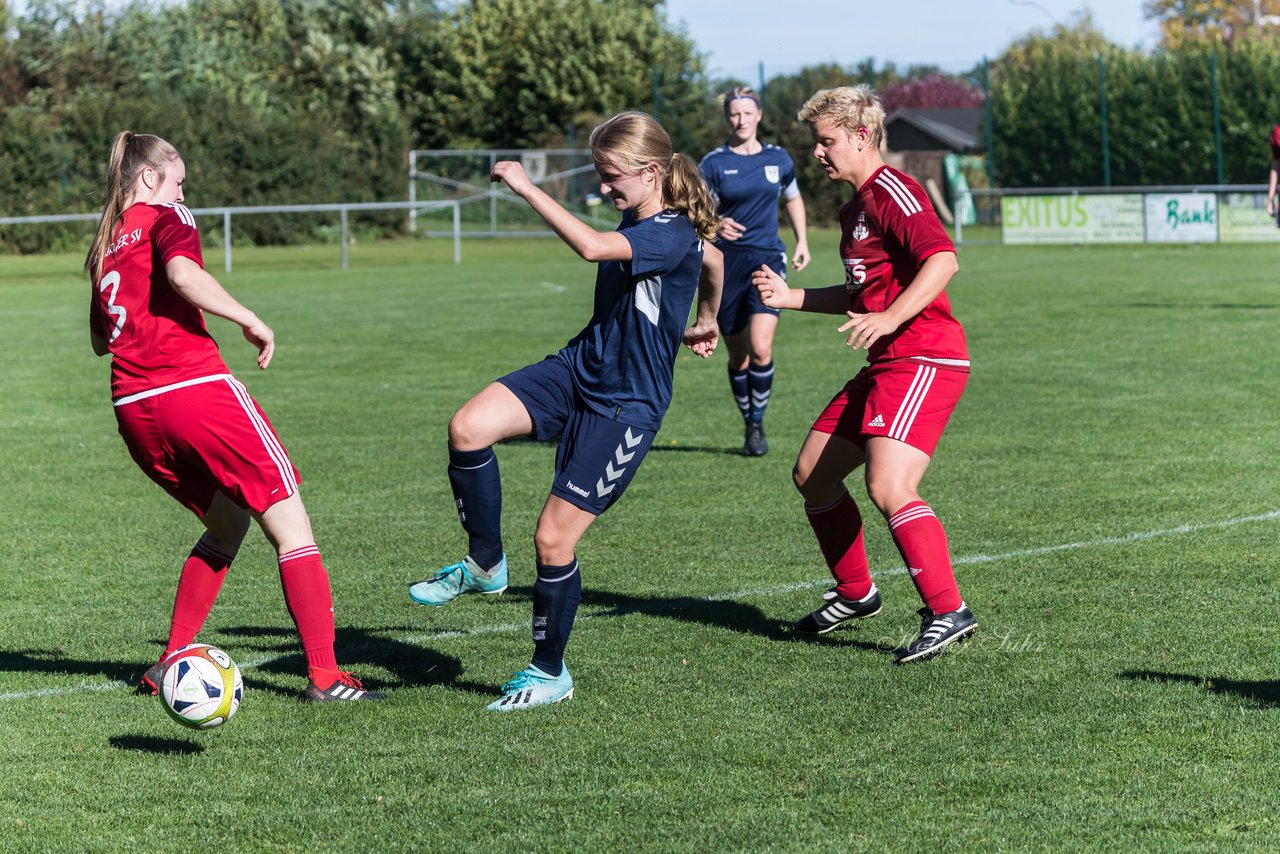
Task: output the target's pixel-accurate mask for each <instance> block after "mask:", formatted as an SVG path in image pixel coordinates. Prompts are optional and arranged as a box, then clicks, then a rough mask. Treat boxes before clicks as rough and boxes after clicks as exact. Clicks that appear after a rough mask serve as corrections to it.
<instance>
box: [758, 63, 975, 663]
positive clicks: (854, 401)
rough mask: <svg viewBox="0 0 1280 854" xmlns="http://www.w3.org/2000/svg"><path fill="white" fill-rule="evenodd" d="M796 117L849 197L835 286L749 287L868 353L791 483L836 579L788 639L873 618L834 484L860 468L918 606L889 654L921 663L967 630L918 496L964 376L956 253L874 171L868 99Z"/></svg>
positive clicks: (853, 533) (902, 185)
mask: <svg viewBox="0 0 1280 854" xmlns="http://www.w3.org/2000/svg"><path fill="white" fill-rule="evenodd" d="M798 118H799V119H800V121H802V122H805V123H806V124H808V125H809V127H810V130H811V131H812V132H813V138H814V149H813V155H814V157H816V158H817V159H818V161H819V162H820V163H821V164H822V167H823V169H825V170H826V173H827V177H828V178H829V179H830V180H832V181H844V182H845V183H847V184H849V186H850V187H852V188H853V192H854V196H853V199H852V200H851V201H850V202H849V203H848V204H847V205H845V206H844V208H843V209H842V210H841V211H840V224H841V228H842V230H843V236H842V238H841V242H840V256H841V259H842V260H843V262H844V268H845V283H844V284H843V285H835V286H832V287H827V288H817V289H801V288H790V287H788V286H787V283H786V281H785V280H784V279H783V278H782V277H780V276H778V275H777V274H776V273H774V272H773V271H771V270H768V269H762V270H759V271H757V272H756V273H755V274H754V277H753V280H754V283H755V286H756V287H757V289H759V292H760V296H761V299H762V301H763V302H764V304H765V305H768V306H772V307H774V308H790V309H797V310H800V311H816V312H822V313H826V314H843V315H846V316H847V317H848V321H847V322H846V323H845V324H844V325H842V326H841V327H840V331H841V332H847V333H848V334H849V335H848V339H847V342H846V343H847V344H848V345H849V346H850V347H852V348H853V349H855V350H857V349H858V348H864V349H865V350H866V351H867V361H868V365H867V366H866V367H864V368H863V369H862V370H861V371H859V373H858V374H857V376H855V377H854V378H853V379H852V380H850V381H849V383H848V384H846V385H845V387H844V388H843V389H842V390H841V391H840V393H839V394H837V395H836V396H835V398H834V399H833V400H832V401H831V403H830V404H828V405H827V408H826V409H825V410H823V412H822V414H821V415H819V416H818V420H817V421H816V422H815V423H814V425H813V428H812V429H811V431H810V433H809V436H808V438H807V439H805V442H804V445H803V446H802V447H801V449H800V454H799V457H798V458H797V460H796V465H795V469H794V471H793V477H794V479H795V483H796V487H797V488H798V489H799V490H800V494H801V495H803V496H804V501H805V512H806V514H807V515H808V518H809V524H810V526H811V527H812V528H813V532H814V534H815V535H816V537H817V539H818V545H819V547H820V548H821V550H822V554H823V556H824V557H825V558H826V560H827V565H828V567H829V568H830V570H831V574H832V575H833V576H834V577H835V579H836V586H835V589H834V590H833V591H829V593H828V595H827V597H826V601H825V604H824V605H823V606H822V607H820V608H818V609H817V610H816V611H814V612H813V613H811V614H809V615H808V616H806V617H805V618H804V619H802V620H800V622H798V623H797V624H796V631H797V632H799V633H801V634H825V633H826V632H829V631H831V630H832V629H834V628H836V627H837V626H840V625H841V624H843V623H845V622H848V621H850V620H855V619H858V618H861V617H869V616H872V615H874V614H877V613H879V612H880V593H879V591H878V590H877V589H876V586H875V584H874V583H873V582H872V580H871V573H870V570H869V567H868V564H867V553H866V549H865V548H864V545H863V534H862V517H861V515H860V514H859V512H858V506H857V504H855V503H854V501H853V498H852V497H851V496H850V495H849V493H848V491H847V490H846V489H845V485H844V479H845V478H846V477H847V476H848V475H849V474H851V473H852V472H853V471H854V469H857V468H858V467H859V466H862V465H864V464H865V465H866V485H867V494H868V495H869V496H870V498H871V501H872V503H873V504H875V506H876V509H878V510H879V511H880V512H881V513H882V514H883V515H884V517H885V518H886V519H887V520H888V522H889V530H890V533H891V534H892V535H893V540H894V543H896V544H897V547H898V551H899V552H900V553H901V555H902V559H903V560H904V561H905V562H906V565H907V570H908V571H909V572H910V574H911V580H912V581H913V582H914V583H915V585H916V589H917V590H918V592H919V593H920V597H921V598H922V599H923V600H924V604H925V607H924V608H922V609H921V611H920V615H921V617H922V623H921V628H920V634H919V635H918V636H917V637H916V638H915V639H914V640H913V641H911V642H910V643H908V644H907V645H906V647H905V648H904V649H901V650H899V653H898V661H899V662H900V663H907V662H911V661H919V660H922V659H925V658H929V657H931V656H934V655H937V654H938V653H940V652H942V651H943V650H944V649H946V648H947V647H948V646H950V645H951V644H953V643H955V642H956V641H959V640H961V639H962V638H964V637H966V636H967V635H969V634H970V633H972V632H973V631H974V630H975V629H977V627H978V622H977V620H976V619H975V617H974V615H973V612H972V611H971V610H970V609H969V607H968V606H967V605H966V604H965V603H964V601H963V600H962V599H961V597H960V591H959V589H958V588H957V586H956V580H955V574H954V572H953V570H952V566H951V556H950V553H949V551H948V548H947V535H946V532H945V531H944V530H943V528H942V524H941V523H940V522H939V521H938V518H937V517H936V516H935V515H934V513H933V510H932V509H931V508H930V507H929V505H928V504H926V503H925V502H924V501H923V500H921V498H920V494H919V492H918V491H917V490H918V487H919V484H920V480H921V478H922V477H924V473H925V470H926V469H927V468H928V467H929V460H930V458H931V456H932V454H933V451H934V448H935V447H936V446H937V444H938V440H939V439H940V438H941V437H942V431H943V429H944V428H945V427H946V425H947V420H948V419H949V418H950V417H951V413H952V411H953V410H954V409H955V406H956V404H957V402H959V400H960V395H961V394H962V393H963V392H964V387H965V382H966V381H967V380H968V377H969V355H968V350H967V349H966V346H965V338H964V330H963V329H962V328H961V326H960V324H959V322H957V321H956V319H955V318H954V317H952V315H951V307H950V304H949V302H948V300H947V296H946V293H945V289H946V286H947V283H948V282H950V281H951V278H952V276H954V275H955V274H956V270H957V269H958V267H957V264H956V254H955V247H954V246H953V245H952V243H951V239H950V238H949V237H948V236H947V233H946V231H945V230H944V229H943V227H942V223H941V222H939V221H938V217H937V215H936V214H935V213H934V211H933V206H932V205H931V204H930V203H929V198H928V196H927V195H926V194H925V192H924V190H923V189H922V188H921V187H920V185H919V184H918V183H916V181H915V180H914V179H912V178H911V177H909V176H908V175H905V174H903V173H902V172H899V171H897V170H895V169H891V168H889V167H888V166H886V165H885V163H884V161H883V160H882V159H881V157H880V142H881V140H882V139H883V137H884V108H883V107H882V106H881V105H880V100H879V99H878V98H876V96H875V94H874V93H873V92H872V91H871V88H870V87H868V86H856V87H841V88H837V89H824V90H822V91H820V92H818V93H817V94H815V95H814V96H813V97H812V98H810V99H809V100H808V101H807V102H806V103H805V105H804V107H803V108H802V109H801V110H800V113H799V116H798Z"/></svg>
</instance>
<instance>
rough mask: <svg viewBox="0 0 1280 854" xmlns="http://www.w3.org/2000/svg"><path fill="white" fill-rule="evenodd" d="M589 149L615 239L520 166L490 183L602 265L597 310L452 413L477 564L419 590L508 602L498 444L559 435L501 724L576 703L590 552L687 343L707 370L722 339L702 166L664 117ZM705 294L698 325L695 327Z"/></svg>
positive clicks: (452, 569)
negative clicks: (567, 656) (579, 617)
mask: <svg viewBox="0 0 1280 854" xmlns="http://www.w3.org/2000/svg"><path fill="white" fill-rule="evenodd" d="M591 150H592V156H593V158H594V160H595V167H596V171H597V172H598V173H599V175H600V182H601V187H600V191H601V195H603V196H606V197H608V198H611V199H613V202H614V207H615V209H617V210H619V211H621V212H622V222H621V224H620V225H619V226H618V228H617V230H616V231H612V232H604V233H601V232H598V231H596V230H595V229H593V228H591V227H590V226H588V225H586V224H585V223H583V222H582V221H581V220H579V219H577V218H576V217H574V216H573V215H572V214H570V213H569V212H568V211H566V210H565V209H564V208H562V207H561V206H560V205H559V204H557V203H556V202H555V201H554V200H553V199H552V198H551V197H550V196H548V195H547V194H546V193H544V192H543V191H542V190H541V189H539V188H538V187H537V186H536V185H535V184H534V183H533V182H532V181H530V180H529V177H528V176H527V175H526V174H525V172H524V169H523V168H522V167H521V166H520V164H519V163H517V162H514V161H503V162H501V163H498V164H497V165H495V166H494V169H493V173H492V175H491V176H490V178H491V180H493V181H503V182H505V183H506V185H507V186H508V187H510V188H511V189H512V190H513V191H514V192H515V193H516V194H517V195H519V196H521V197H522V198H524V199H525V201H527V202H528V203H529V204H530V206H532V208H533V209H534V211H536V212H537V214H538V215H539V216H541V217H542V218H543V220H545V221H546V223H547V225H549V226H550V227H551V228H552V230H554V231H555V232H556V234H558V235H559V236H560V238H561V239H562V240H563V241H564V242H565V243H567V244H568V245H569V246H570V247H571V248H572V249H573V250H574V251H575V252H577V253H578V254H579V255H581V256H582V257H583V258H585V259H586V260H588V261H596V262H599V266H598V269H597V271H596V286H595V308H594V311H593V312H592V315H591V320H590V321H589V322H588V323H587V326H586V328H585V329H583V330H582V331H581V332H580V333H578V335H577V337H575V338H574V339H573V340H572V341H570V342H569V343H568V344H566V345H565V346H564V348H563V349H561V350H560V351H559V352H558V353H555V354H553V355H551V356H548V357H546V359H544V360H543V361H541V362H538V363H536V364H533V365H530V366H528V367H526V368H522V369H521V370H518V371H516V372H515V373H511V374H508V375H506V376H505V377H502V378H500V379H498V380H497V381H496V382H493V383H491V384H490V385H489V386H487V387H486V388H485V389H484V390H483V391H481V392H480V393H479V394H477V395H476V396H475V397H473V398H471V399H470V400H469V401H467V403H466V404H464V405H463V407H462V408H461V409H459V410H458V411H457V413H455V414H454V416H453V419H452V420H451V421H450V422H449V482H450V484H451V486H452V487H453V494H454V498H455V499H456V501H457V506H458V516H459V519H460V520H461V522H462V527H463V528H464V529H465V530H466V532H467V534H468V536H469V538H470V544H469V551H468V553H467V556H466V558H464V559H463V560H462V561H460V562H458V563H455V564H452V565H450V566H446V567H445V568H444V569H442V570H441V571H440V572H438V573H437V574H436V575H435V576H434V577H433V578H431V579H429V580H427V581H423V582H420V583H418V584H414V585H413V586H411V587H410V588H409V596H410V598H412V599H413V600H414V601H415V602H418V603H420V604H423V605H444V604H446V603H448V602H451V601H453V599H455V598H456V597H457V596H458V595H459V594H460V593H466V592H478V593H501V592H502V591H503V590H505V589H506V587H507V560H506V555H505V554H504V552H503V546H502V533H501V525H500V522H501V509H502V484H501V481H500V480H499V477H498V461H497V458H496V457H495V456H494V453H493V447H492V446H493V445H494V444H495V443H496V442H500V441H502V440H503V439H509V438H513V437H516V436H533V437H535V438H537V439H539V440H547V439H551V438H553V437H556V436H559V437H560V439H559V446H558V448H557V451H556V463H555V476H554V479H553V481H552V485H551V494H550V495H549V496H548V497H547V501H546V504H545V505H544V506H543V508H542V514H541V515H540V516H539V518H538V527H537V530H536V532H535V533H534V546H535V549H536V552H537V561H538V577H537V581H536V583H535V584H534V587H533V643H534V652H533V660H532V662H531V663H530V664H529V666H528V667H527V668H525V669H524V670H522V671H520V672H519V673H517V674H516V675H515V677H514V678H513V679H512V680H511V681H510V682H508V683H507V684H506V685H504V686H503V688H502V697H501V698H499V699H498V700H496V701H495V702H493V703H491V704H490V705H489V709H491V710H493V711H500V712H505V711H514V710H518V709H526V708H530V707H532V706H542V705H546V704H549V703H556V702H559V701H561V700H566V699H568V698H569V697H572V696H573V678H572V677H571V676H570V675H569V671H568V669H567V668H566V667H565V666H564V648H565V644H566V643H567V642H568V640H569V632H570V630H571V629H572V627H573V620H574V615H575V614H576V613H577V609H578V602H579V600H580V599H581V596H582V577H581V574H580V572H579V568H578V561H577V557H576V554H575V549H576V547H577V544H578V540H580V539H581V538H582V535H583V534H585V533H586V531H587V528H589V527H591V523H592V522H594V521H595V520H596V517H597V516H599V515H600V514H601V513H603V512H604V511H605V510H607V509H609V507H611V506H612V505H613V504H614V502H616V501H617V500H618V498H619V497H621V495H622V493H623V492H624V491H625V490H626V488H627V484H629V483H630V482H631V479H632V478H633V477H634V476H635V473H636V469H637V468H639V466H640V462H641V461H642V460H643V459H644V457H645V454H646V453H648V450H649V447H650V446H651V445H652V444H653V437H654V433H656V432H657V430H658V428H659V427H660V426H661V425H662V417H663V415H664V413H665V412H666V410H667V406H668V404H669V403H670V402H671V381H672V369H673V367H674V365H675V358H676V354H677V352H678V350H679V348H680V343H681V340H682V339H683V341H684V343H685V345H686V346H688V347H689V348H690V349H691V350H692V351H693V352H694V353H696V354H697V355H699V356H701V357H702V358H708V357H710V356H711V354H712V353H713V352H714V351H715V347H716V342H717V340H718V331H717V329H716V324H715V316H716V309H717V307H718V305H719V301H720V288H721V281H722V276H723V259H722V257H721V254H720V252H719V251H718V250H716V248H715V247H714V246H712V245H710V244H709V243H704V241H709V240H710V239H711V237H712V236H713V235H714V234H715V228H716V222H717V218H716V215H715V208H714V206H713V204H712V201H711V198H710V196H709V195H708V193H707V189H706V186H705V185H704V184H703V182H702V179H701V177H700V176H699V175H698V170H697V167H696V166H694V164H693V161H691V160H690V159H689V158H687V157H685V156H684V155H682V154H673V152H672V149H671V139H670V138H669V137H668V136H667V133H666V131H664V130H663V129H662V126H661V125H659V124H658V122H657V121H655V120H654V119H653V117H651V116H648V115H645V114H644V113H635V112H630V113H622V114H620V115H617V116H614V117H613V118H611V119H609V120H608V121H607V122H605V123H604V124H602V125H600V126H599V127H597V128H596V129H595V130H594V131H592V133H591ZM704 253H705V254H704ZM695 294H696V295H697V296H698V311H697V317H696V320H695V323H694V325H693V326H691V327H690V328H689V329H687V330H686V329H685V328H684V324H685V322H686V321H687V319H688V317H689V310H690V308H691V307H692V305H693V302H694V297H695Z"/></svg>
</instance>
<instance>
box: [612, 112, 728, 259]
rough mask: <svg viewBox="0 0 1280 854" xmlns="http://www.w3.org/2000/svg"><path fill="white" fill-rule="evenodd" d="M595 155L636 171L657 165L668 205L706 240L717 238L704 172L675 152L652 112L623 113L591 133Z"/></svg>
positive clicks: (718, 225) (713, 208)
mask: <svg viewBox="0 0 1280 854" xmlns="http://www.w3.org/2000/svg"><path fill="white" fill-rule="evenodd" d="M591 155H592V157H594V158H595V160H596V161H597V162H600V161H608V162H610V163H612V164H614V165H617V166H620V167H622V168H624V169H634V170H636V171H639V170H642V169H646V168H648V166H649V165H650V164H656V165H657V167H658V174H659V176H660V177H661V179H662V196H663V198H664V199H665V200H666V202H667V205H668V206H670V207H672V208H675V209H676V210H678V211H681V212H682V213H684V214H685V216H687V217H689V222H690V223H692V224H693V228H694V230H695V231H697V232H698V236H699V237H701V238H702V239H703V240H711V239H712V238H714V237H715V234H716V229H718V228H719V227H720V217H719V216H718V215H717V214H716V207H715V205H714V204H713V203H712V201H711V193H710V191H708V190H707V185H706V182H704V181H703V180H702V173H700V172H699V171H698V166H697V164H695V163H694V162H693V161H692V160H691V159H690V158H688V157H686V156H685V155H683V154H676V153H675V152H673V151H672V147H671V137H670V136H668V135H667V132H666V131H665V130H663V128H662V125H660V124H658V120H657V119H655V118H654V117H653V116H651V115H649V114H648V113H640V112H626V113H619V114H618V115H616V116H614V117H613V118H611V119H609V120H608V121H606V122H604V123H603V124H601V125H599V126H598V127H596V129H595V130H593V131H591Z"/></svg>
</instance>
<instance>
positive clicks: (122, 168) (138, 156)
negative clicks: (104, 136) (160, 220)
mask: <svg viewBox="0 0 1280 854" xmlns="http://www.w3.org/2000/svg"><path fill="white" fill-rule="evenodd" d="M179 156H180V155H179V154H178V150H177V149H176V148H174V147H173V146H172V145H170V144H169V143H168V142H166V141H165V140H163V139H161V138H160V137H158V136H155V135H153V134H149V133H133V132H131V131H127V130H126V131H121V132H120V133H118V134H116V138H115V139H113V140H112V141H111V156H110V157H109V158H108V160H107V182H106V201H105V202H104V203H103V205H102V218H101V219H100V220H98V229H97V231H95V232H94V235H93V242H92V243H90V244H89V254H88V255H87V256H85V259H84V271H85V272H86V273H88V274H89V278H90V280H91V281H94V282H97V280H98V274H99V273H100V272H101V270H102V261H103V259H104V258H106V257H107V247H108V246H110V245H111V240H112V238H113V237H114V236H115V230H116V225H117V221H118V220H119V219H120V215H121V214H123V213H124V204H125V202H126V201H127V200H128V195H129V192H130V191H131V190H132V189H133V185H134V182H135V181H137V179H138V175H139V173H141V172H142V170H143V169H145V168H147V167H148V166H150V167H151V168H152V169H155V170H156V171H157V172H159V173H160V177H161V178H163V177H164V169H165V167H166V166H168V165H169V164H170V163H172V162H173V161H175V160H177V159H178V157H179Z"/></svg>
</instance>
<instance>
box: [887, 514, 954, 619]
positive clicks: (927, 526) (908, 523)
mask: <svg viewBox="0 0 1280 854" xmlns="http://www.w3.org/2000/svg"><path fill="white" fill-rule="evenodd" d="M889 532H890V533H891V534H892V535H893V541H894V543H896V544H897V546H898V552H899V553H900V554H901V555H902V560H903V561H904V562H905V563H906V564H907V572H909V573H910V574H911V580H912V582H914V583H915V585H916V590H917V591H919V593H920V598H921V599H923V600H924V604H925V605H926V606H927V607H928V608H929V609H931V610H932V611H933V613H935V614H945V613H947V612H949V611H955V610H956V609H958V608H959V607H960V605H961V599H960V589H959V588H958V587H957V586H956V577H955V573H954V571H953V570H952V568H951V554H950V552H949V551H948V550H947V532H946V531H944V530H943V529H942V523H941V522H939V521H938V517H937V516H935V515H933V510H932V509H931V508H930V507H929V505H928V504H925V503H924V502H923V501H912V502H911V503H910V504H908V505H906V506H905V507H903V508H902V509H901V510H899V511H898V512H897V513H894V514H893V515H892V516H890V517H889Z"/></svg>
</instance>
